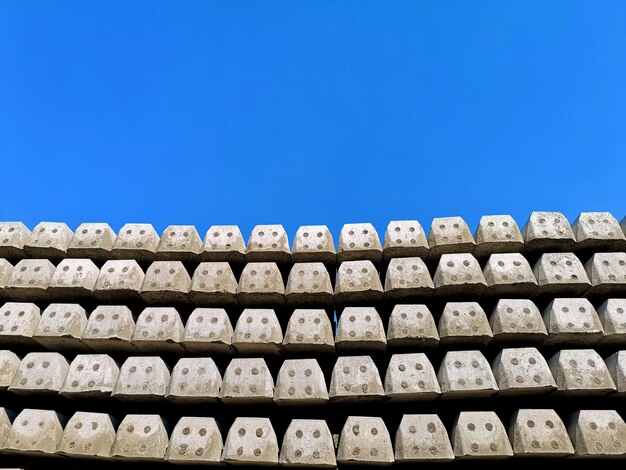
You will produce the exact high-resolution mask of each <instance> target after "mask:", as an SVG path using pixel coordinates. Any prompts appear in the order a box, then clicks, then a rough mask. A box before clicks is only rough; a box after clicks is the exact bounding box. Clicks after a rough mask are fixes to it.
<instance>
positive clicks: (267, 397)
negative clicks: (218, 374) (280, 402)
mask: <svg viewBox="0 0 626 470" xmlns="http://www.w3.org/2000/svg"><path fill="white" fill-rule="evenodd" d="M273 397H274V379H273V378H272V374H271V373H270V371H269V369H268V368H267V364H266V363H265V360H264V359H263V358H250V359H248V358H246V359H241V358H236V359H232V360H231V361H230V364H228V367H227V368H226V371H225V372H224V380H223V381H222V388H221V390H220V399H221V400H222V401H223V402H224V403H233V404H237V405H241V404H248V403H271V402H272V399H273Z"/></svg>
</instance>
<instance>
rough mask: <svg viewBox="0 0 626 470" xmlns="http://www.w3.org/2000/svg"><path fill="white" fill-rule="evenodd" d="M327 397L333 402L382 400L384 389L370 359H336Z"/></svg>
mask: <svg viewBox="0 0 626 470" xmlns="http://www.w3.org/2000/svg"><path fill="white" fill-rule="evenodd" d="M328 395H329V397H330V400H331V401H333V402H365V401H373V400H382V399H383V398H384V397H385V389H384V388H383V384H382V382H381V380H380V374H379V373H378V368H377V367H376V364H374V361H373V360H372V358H371V357H370V356H342V357H338V358H337V362H335V366H334V367H333V373H332V375H331V378H330V388H329V391H328Z"/></svg>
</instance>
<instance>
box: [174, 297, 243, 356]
mask: <svg viewBox="0 0 626 470" xmlns="http://www.w3.org/2000/svg"><path fill="white" fill-rule="evenodd" d="M232 343H233V326H232V325H231V323H230V319H229V318H228V315H227V313H226V310H224V309H223V308H196V309H194V311H193V312H191V315H189V318H188V319H187V323H186V325H185V334H184V336H183V341H182V344H183V346H184V347H185V349H186V350H187V351H190V352H196V353H218V354H219V353H229V352H231V349H232Z"/></svg>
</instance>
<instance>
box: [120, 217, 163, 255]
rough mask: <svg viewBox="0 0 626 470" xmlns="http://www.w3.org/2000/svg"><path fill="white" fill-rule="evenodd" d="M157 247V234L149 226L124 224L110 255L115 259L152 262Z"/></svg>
mask: <svg viewBox="0 0 626 470" xmlns="http://www.w3.org/2000/svg"><path fill="white" fill-rule="evenodd" d="M158 246H159V234H158V233H157V232H156V230H154V227H153V226H152V225H150V224H126V225H124V226H123V227H122V228H121V229H120V231H119V232H118V234H117V238H116V239H115V243H113V250H111V255H112V256H113V258H115V259H123V260H130V259H133V260H137V261H141V262H145V261H152V260H153V259H154V257H155V254H156V251H157V248H158Z"/></svg>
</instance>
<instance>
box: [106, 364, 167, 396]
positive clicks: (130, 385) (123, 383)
mask: <svg viewBox="0 0 626 470" xmlns="http://www.w3.org/2000/svg"><path fill="white" fill-rule="evenodd" d="M169 382H170V371H169V368H168V367H167V365H166V364H165V362H164V361H163V359H161V358H160V357H158V356H141V357H138V356H133V357H129V358H128V359H126V360H125V361H124V363H123V364H122V366H121V367H120V373H119V376H118V379H117V382H116V383H115V388H114V389H113V393H112V394H111V396H112V397H114V398H118V399H120V400H137V401H147V400H161V399H163V397H164V396H165V394H166V393H167V386H168V385H169Z"/></svg>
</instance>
